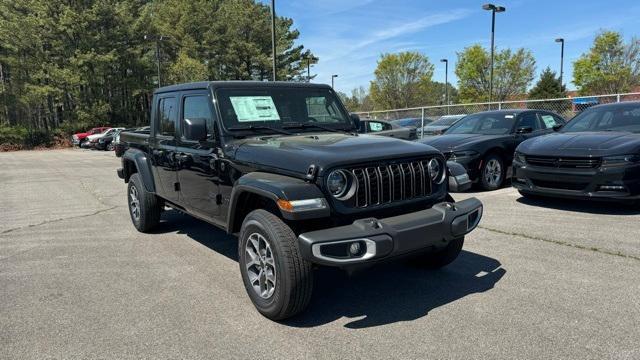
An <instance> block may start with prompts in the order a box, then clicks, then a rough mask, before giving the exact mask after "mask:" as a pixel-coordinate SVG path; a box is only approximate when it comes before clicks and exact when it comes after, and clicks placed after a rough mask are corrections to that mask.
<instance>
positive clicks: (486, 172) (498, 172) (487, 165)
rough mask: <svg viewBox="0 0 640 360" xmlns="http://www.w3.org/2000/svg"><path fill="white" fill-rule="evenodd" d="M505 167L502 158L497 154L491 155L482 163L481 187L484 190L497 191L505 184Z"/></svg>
mask: <svg viewBox="0 0 640 360" xmlns="http://www.w3.org/2000/svg"><path fill="white" fill-rule="evenodd" d="M504 175H505V167H504V162H503V161H502V158H501V157H500V156H499V155H497V154H489V155H487V156H486V157H485V158H484V160H483V161H482V168H481V169H480V185H481V186H482V188H483V189H484V190H496V189H499V188H500V187H501V186H502V183H503V182H504Z"/></svg>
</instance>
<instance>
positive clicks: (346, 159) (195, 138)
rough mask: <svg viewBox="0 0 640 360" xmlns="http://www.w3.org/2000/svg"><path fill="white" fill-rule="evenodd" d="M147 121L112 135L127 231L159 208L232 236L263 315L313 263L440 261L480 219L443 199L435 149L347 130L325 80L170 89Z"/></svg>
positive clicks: (301, 293)
mask: <svg viewBox="0 0 640 360" xmlns="http://www.w3.org/2000/svg"><path fill="white" fill-rule="evenodd" d="M150 118H151V119H152V120H151V129H150V132H126V131H125V132H122V133H121V135H120V141H121V142H122V143H124V144H126V147H127V150H126V152H125V153H124V155H123V156H122V168H121V169H119V170H118V175H119V176H120V177H121V178H123V179H124V180H125V182H127V183H128V190H127V198H128V205H129V212H130V215H131V220H132V222H133V224H134V226H135V227H136V228H137V229H138V230H139V231H143V232H148V231H151V230H152V229H153V228H154V227H156V225H158V222H159V220H160V216H161V212H162V210H163V209H164V208H165V206H168V207H172V208H175V209H178V210H179V211H182V212H185V213H188V214H191V215H192V216H194V217H196V218H199V219H202V220H204V221H207V222H209V223H211V224H213V225H215V226H218V227H220V228H222V229H225V230H226V231H227V232H229V233H231V234H236V235H237V236H238V238H239V242H238V255H239V265H240V271H241V274H242V279H243V281H244V285H245V288H246V290H247V293H248V295H249V297H250V298H251V300H252V302H253V304H254V305H255V306H256V308H257V309H258V310H259V311H260V312H261V313H262V314H264V315H265V316H267V317H269V318H271V319H284V318H287V317H290V316H293V315H295V314H296V313H298V312H300V311H301V310H303V309H304V308H305V307H306V306H307V304H308V303H309V299H310V296H311V291H312V288H313V271H312V269H313V266H314V265H328V266H337V267H350V266H355V265H363V264H371V263H375V262H378V261H381V260H386V259H390V258H394V257H396V256H400V255H407V254H414V255H418V256H421V261H422V263H423V264H424V265H425V266H428V267H432V268H437V267H442V266H444V265H447V264H449V263H450V262H452V261H453V260H454V259H455V258H456V257H457V256H458V254H459V253H460V250H461V248H462V245H463V242H464V236H465V235H466V234H467V233H469V232H470V231H472V230H473V229H474V228H475V227H476V225H477V224H478V222H479V221H480V218H481V215H482V204H481V203H480V202H479V201H478V200H477V199H469V200H465V201H461V202H454V201H453V199H451V197H449V196H448V194H447V172H446V164H445V159H444V157H443V156H442V154H441V153H440V152H438V151H437V150H435V149H434V148H432V147H430V146H426V145H424V144H419V143H413V142H407V141H403V140H397V139H393V138H388V137H381V136H373V135H371V136H370V135H359V134H357V133H356V131H357V129H358V121H359V119H358V118H357V117H355V116H350V115H349V114H348V113H347V112H346V111H345V108H344V106H343V105H342V103H341V102H340V101H339V100H338V97H337V96H336V94H335V92H334V91H333V90H332V89H331V88H330V87H329V86H326V85H315V84H306V83H278V82H272V83H264V82H201V83H191V84H183V85H175V86H169V87H164V88H161V89H158V90H156V92H155V93H154V96H153V106H152V111H151V117H150Z"/></svg>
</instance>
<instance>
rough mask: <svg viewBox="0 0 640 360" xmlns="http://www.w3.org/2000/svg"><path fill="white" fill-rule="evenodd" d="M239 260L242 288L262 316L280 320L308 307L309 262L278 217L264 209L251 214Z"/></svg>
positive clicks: (241, 240) (242, 235)
mask: <svg viewBox="0 0 640 360" xmlns="http://www.w3.org/2000/svg"><path fill="white" fill-rule="evenodd" d="M238 258H239V261H238V263H239V265H240V273H241V274H242V281H243V283H244V287H245V289H246V291H247V294H248V295H249V298H250V299H251V302H253V305H254V306H255V307H256V309H258V311H259V312H260V313H261V314H262V315H264V316H266V317H267V318H269V319H272V320H282V319H286V318H289V317H292V316H294V315H296V314H298V313H300V312H301V311H303V310H304V309H305V308H306V307H307V305H308V304H309V300H310V299H311V292H312V290H313V273H312V268H311V263H309V262H307V261H306V260H304V259H303V258H302V255H301V254H300V250H299V249H298V244H297V237H296V235H295V234H294V233H293V231H292V230H291V228H290V227H289V226H287V225H286V224H285V223H284V222H283V221H282V220H281V219H280V218H278V217H277V216H275V215H273V214H272V213H270V212H268V211H265V210H254V211H252V212H250V213H249V214H248V215H247V217H246V218H245V219H244V222H243V223H242V229H241V230H240V238H239V241H238Z"/></svg>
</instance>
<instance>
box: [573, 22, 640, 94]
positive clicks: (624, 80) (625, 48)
mask: <svg viewBox="0 0 640 360" xmlns="http://www.w3.org/2000/svg"><path fill="white" fill-rule="evenodd" d="M573 83H574V84H575V85H576V86H577V87H578V89H579V92H580V93H581V94H585V95H588V94H592V95H593V94H614V93H621V92H625V91H629V90H631V88H632V87H633V86H637V85H639V84H640V40H639V39H637V38H632V39H631V41H630V42H629V43H628V44H625V43H623V40H622V35H621V34H620V33H617V32H615V31H605V32H602V33H601V34H599V35H598V36H596V38H595V40H594V41H593V46H592V47H591V49H590V50H589V52H587V53H585V54H582V56H580V58H579V59H578V60H576V61H575V62H574V63H573Z"/></svg>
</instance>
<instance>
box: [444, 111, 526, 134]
mask: <svg viewBox="0 0 640 360" xmlns="http://www.w3.org/2000/svg"><path fill="white" fill-rule="evenodd" d="M515 121H516V116H515V115H514V114H510V113H504V112H490V113H479V114H473V115H469V116H466V117H465V118H464V119H462V120H460V121H458V122H457V123H455V124H454V125H453V126H451V127H450V128H449V130H447V131H446V132H445V134H447V135H448V134H481V135H502V134H508V133H510V132H511V129H513V125H514V123H515Z"/></svg>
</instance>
